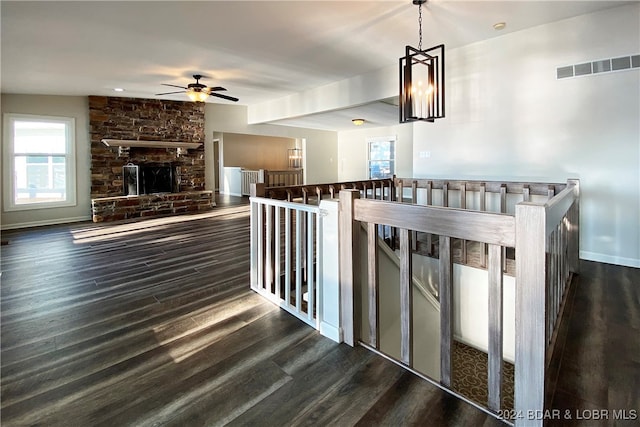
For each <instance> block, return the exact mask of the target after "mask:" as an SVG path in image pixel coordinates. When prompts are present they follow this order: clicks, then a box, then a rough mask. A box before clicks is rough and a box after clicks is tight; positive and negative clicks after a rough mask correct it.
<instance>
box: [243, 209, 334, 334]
mask: <svg viewBox="0 0 640 427" xmlns="http://www.w3.org/2000/svg"><path fill="white" fill-rule="evenodd" d="M321 252H322V220H321V217H320V208H319V207H317V206H308V205H303V204H300V203H290V202H284V201H278V200H271V199H265V198H255V197H252V198H251V289H253V290H254V291H256V292H258V293H259V294H261V295H263V296H264V297H266V298H268V299H269V300H271V301H272V302H274V303H276V304H278V305H279V306H280V307H281V308H283V309H284V310H286V311H288V312H289V313H291V314H293V315H295V316H296V317H298V318H299V319H300V320H302V321H304V322H306V323H308V324H309V325H311V326H313V327H315V328H319V318H318V316H317V313H318V301H319V286H318V285H319V284H320V283H322V279H321V275H322V257H319V256H318V254H320V253H321Z"/></svg>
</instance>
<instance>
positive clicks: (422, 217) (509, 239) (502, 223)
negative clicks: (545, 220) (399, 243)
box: [354, 199, 515, 247]
mask: <svg viewBox="0 0 640 427" xmlns="http://www.w3.org/2000/svg"><path fill="white" fill-rule="evenodd" d="M354 219H355V220H357V221H364V222H369V223H374V224H384V225H390V226H392V227H398V228H404V229H409V230H415V231H420V232H424V233H433V234H439V235H445V236H450V237H454V238H459V239H466V240H474V241H477V242H483V243H490V244H495V245H501V246H509V247H514V246H515V217H514V216H513V215H508V214H501V213H494V212H481V211H472V210H464V209H454V208H446V207H440V206H422V205H409V204H402V203H394V202H387V201H383V200H372V199H356V200H354Z"/></svg>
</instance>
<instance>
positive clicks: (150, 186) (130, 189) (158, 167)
mask: <svg viewBox="0 0 640 427" xmlns="http://www.w3.org/2000/svg"><path fill="white" fill-rule="evenodd" d="M177 176H178V174H177V173H176V166H175V165H173V164H171V163H145V164H142V165H134V164H132V163H129V164H127V165H124V166H123V167H122V177H123V180H122V181H123V192H124V195H125V196H140V195H142V194H158V193H176V192H178V191H179V190H178V180H177Z"/></svg>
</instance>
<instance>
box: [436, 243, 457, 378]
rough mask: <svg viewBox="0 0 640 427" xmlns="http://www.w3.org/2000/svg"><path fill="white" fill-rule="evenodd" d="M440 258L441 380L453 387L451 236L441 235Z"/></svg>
mask: <svg viewBox="0 0 640 427" xmlns="http://www.w3.org/2000/svg"><path fill="white" fill-rule="evenodd" d="M438 239H439V241H440V260H439V264H438V271H439V279H440V293H439V296H440V382H441V383H442V384H443V385H444V386H445V387H451V384H452V382H451V380H452V378H453V377H452V361H453V359H452V354H453V263H452V259H451V238H450V237H449V236H439V238H438Z"/></svg>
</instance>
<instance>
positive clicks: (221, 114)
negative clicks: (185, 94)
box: [205, 104, 338, 183]
mask: <svg viewBox="0 0 640 427" xmlns="http://www.w3.org/2000/svg"><path fill="white" fill-rule="evenodd" d="M214 132H216V133H217V132H220V133H225V132H232V133H240V134H247V135H265V136H281V137H288V138H297V139H304V140H305V143H304V145H303V150H304V156H305V159H306V163H305V165H304V167H305V182H307V183H323V182H336V181H337V180H338V166H337V165H338V162H337V155H338V152H337V146H338V134H337V132H329V131H321V130H314V129H302V128H296V127H291V126H277V125H267V124H257V125H249V124H247V107H246V106H243V105H223V104H207V105H206V107H205V147H207V146H211V145H212V141H213V134H214Z"/></svg>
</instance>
